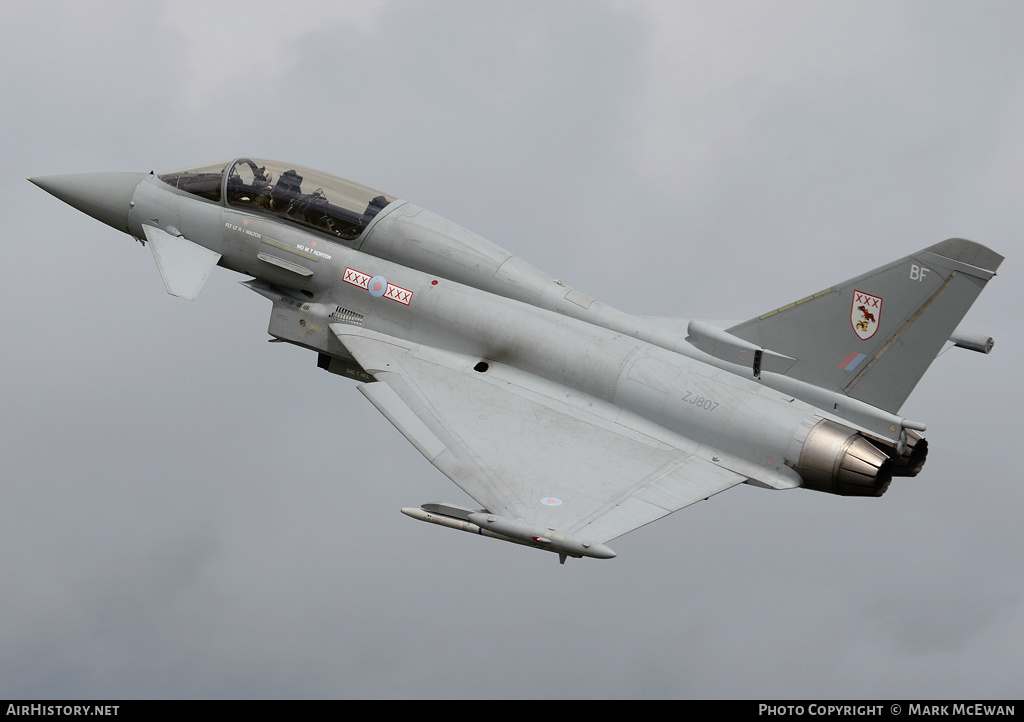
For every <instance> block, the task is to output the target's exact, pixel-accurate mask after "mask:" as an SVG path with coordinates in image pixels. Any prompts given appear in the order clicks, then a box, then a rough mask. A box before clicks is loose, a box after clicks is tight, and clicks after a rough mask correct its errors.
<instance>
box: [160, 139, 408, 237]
mask: <svg viewBox="0 0 1024 722" xmlns="http://www.w3.org/2000/svg"><path fill="white" fill-rule="evenodd" d="M158 177H159V178H160V180H162V181H163V182H164V183H167V184H169V185H172V186H174V187H175V188H178V189H179V190H183V191H185V192H187V193H191V194H193V195H196V196H199V197H201V198H205V199H207V200H210V201H214V202H216V203H221V202H222V200H224V199H226V201H227V205H229V206H238V207H243V208H247V209H249V210H253V211H257V212H261V213H266V214H269V215H272V216H275V217H278V218H281V219H282V220H286V221H290V222H293V223H298V224H300V225H302V226H305V227H307V228H311V229H313V230H316V231H320V232H321V233H326V234H327V235H330V236H333V237H335V238H338V239H342V240H348V241H350V240H354V239H355V238H358V237H359V235H360V234H361V233H362V232H363V230H365V228H366V227H367V226H368V225H369V223H370V221H371V220H373V218H374V216H376V215H377V214H378V213H380V211H381V210H382V209H383V208H384V207H386V206H387V205H388V204H389V203H391V202H392V201H394V200H395V199H394V197H392V196H389V195H386V194H384V193H381V192H380V191H376V190H373V189H372V188H367V187H366V186H362V185H359V184H358V183H353V182H352V181H347V180H345V179H343V178H338V177H337V176H333V175H329V174H327V173H322V172H320V171H317V170H313V169H312V168H304V167H302V166H297V165H292V164H288V163H280V162H278V161H272V160H262V159H259V158H239V159H237V160H234V161H225V162H222V163H211V164H210V165H204V166H197V167H195V168H186V169H185V170H178V171H171V172H170V173H161V174H160V175H159V176H158Z"/></svg>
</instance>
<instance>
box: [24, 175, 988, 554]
mask: <svg viewBox="0 0 1024 722" xmlns="http://www.w3.org/2000/svg"><path fill="white" fill-rule="evenodd" d="M29 180H31V181H32V182H33V183H35V184H36V185H37V186H39V187H41V188H43V189H44V190H46V191H48V192H49V193H51V194H53V195H54V196H56V197H57V198H59V199H61V200H63V201H65V202H67V203H69V204H70V205H72V206H74V207H75V208H77V209H79V210H81V211H83V212H85V213H87V214H89V215H91V216H93V217H94V218H96V219H98V220H100V221H103V222H104V223H106V224H108V225H110V226H112V227H114V228H116V229H117V230H119V231H122V232H124V233H127V234H128V235H130V236H133V237H135V238H136V239H137V240H139V241H141V242H142V243H143V244H145V245H148V246H149V249H150V251H151V252H152V253H153V258H154V259H155V260H156V264H157V268H158V269H159V271H160V276H161V277H162V278H163V282H164V284H165V285H166V287H167V291H168V292H169V293H171V294H173V295H175V296H180V297H182V298H187V299H195V298H196V296H197V294H198V293H199V292H200V290H201V289H202V287H203V284H204V283H205V281H206V279H207V277H208V276H209V274H210V272H211V271H212V270H213V268H214V266H218V265H219V266H223V267H225V268H229V269H231V270H232V271H237V272H238V273H241V274H244V275H246V276H249V277H250V278H249V279H248V280H246V281H244V283H243V285H245V286H247V287H248V288H250V289H252V290H253V291H255V292H256V293H259V294H260V295H262V296H265V297H266V298H268V299H270V301H271V303H272V304H273V308H272V310H271V315H270V327H269V333H270V335H271V336H273V337H274V338H275V339H278V340H280V341H287V342H289V343H294V344H297V345H299V346H302V347H305V348H308V349H310V350H311V351H314V352H316V353H317V359H318V361H317V365H318V366H319V367H320V368H322V369H325V370H326V371H329V372H331V373H334V374H338V375H341V376H346V377H348V378H351V379H355V380H356V381H358V382H359V384H358V386H357V388H358V389H359V391H360V392H361V393H362V394H363V395H364V396H365V397H366V398H367V399H369V401H370V403H372V404H373V405H374V406H376V407H377V409H378V410H379V411H380V412H381V413H382V414H384V416H386V417H387V419H388V420H389V421H390V422H391V423H392V424H394V426H395V427H396V428H397V429H398V430H399V431H400V432H401V433H402V435H404V436H405V437H406V438H407V439H408V440H409V441H410V442H412V444H413V445H414V446H415V447H416V448H417V449H418V450H419V451H420V453H422V454H423V455H424V456H425V457H426V458H427V460H428V461H430V463H432V464H433V465H434V466H436V467H437V468H438V469H440V470H441V472H442V473H444V474H445V475H446V476H447V477H448V478H450V479H451V480H452V481H454V482H455V483H456V484H458V485H459V486H460V487H461V488H462V489H463V490H464V491H465V492H466V493H467V494H469V496H470V497H472V498H473V499H474V500H476V502H477V503H478V504H479V505H480V507H481V508H467V507H463V506H459V505H456V504H452V503H445V502H435V503H429V504H423V505H422V506H420V507H415V508H406V509H402V511H403V512H404V513H405V514H407V515H408V516H411V517H413V518H415V519H420V520H423V521H428V522H431V523H434V524H439V525H441V526H446V527H450V528H453V529H459V530H462V531H467V532H472V533H474V534H479V535H482V536H487V537H491V538H494V539H501V540H504V541H510V542H514V543H517V544H523V545H526V546H531V547H534V548H537V549H543V550H547V551H551V552H555V553H557V554H558V555H559V557H560V559H561V561H562V562H564V561H565V559H566V557H569V556H571V557H594V558H598V559H608V558H611V557H614V556H615V552H613V551H612V550H611V548H609V546H608V542H609V541H610V540H612V539H615V538H616V537H619V536H621V535H623V534H625V533H627V532H629V531H631V530H633V529H636V528H637V527H640V526H643V525H644V524H647V523H649V522H652V521H654V520H656V519H658V518H660V517H662V516H665V515H666V514H670V513H672V512H674V511H676V510H678V509H682V508H683V507H685V506H688V505H690V504H692V503H694V502H696V501H700V500H702V499H707V498H708V497H711V496H713V495H715V494H717V493H719V492H720V491H725V490H726V489H728V488H730V487H733V486H735V485H737V484H741V483H748V484H753V485H755V486H760V487H764V488H767V489H791V488H795V487H804V488H807V489H813V490H816V491H820V492H826V493H829V494H839V495H845V496H881V495H882V493H883V492H884V491H885V490H886V488H887V487H888V486H889V484H890V482H891V481H892V479H893V478H894V477H907V476H915V475H916V474H918V472H920V470H921V467H922V466H923V464H924V460H925V455H926V452H927V443H926V441H925V439H924V438H923V437H922V436H921V433H920V432H921V431H923V430H924V428H925V427H924V425H923V424H921V423H919V422H917V421H912V420H910V419H907V418H905V417H903V416H901V415H900V413H899V410H900V407H901V406H902V405H903V402H904V401H905V400H906V398H907V396H908V395H909V394H910V392H911V391H912V390H913V388H914V386H915V385H916V384H917V382H918V380H919V379H920V378H921V376H922V375H923V374H924V372H925V371H926V370H927V368H928V366H929V365H930V364H931V362H932V359H934V358H935V357H936V356H937V355H938V354H939V353H941V352H943V351H944V350H946V349H947V348H949V347H952V346H959V347H961V348H967V349H972V350H975V351H980V352H983V353H988V352H989V351H990V350H991V348H992V339H991V338H988V337H987V336H984V335H977V334H970V333H965V332H962V331H960V330H958V328H957V327H958V325H959V323H960V321H961V319H962V318H963V316H964V314H966V312H967V310H968V309H969V308H970V306H971V304H972V303H973V302H974V300H975V298H977V296H978V294H979V293H980V292H981V290H982V288H984V286H985V284H986V283H987V282H988V280H989V279H990V278H991V277H992V276H994V275H995V272H996V269H997V268H998V267H999V264H1000V262H1001V261H1002V260H1003V258H1002V256H1000V255H999V254H998V253H995V252H993V251H991V250H989V249H988V248H986V247H985V246H982V245H980V244H978V243H974V242H972V241H967V240H963V239H960V238H952V239H949V240H946V241H942V242H941V243H937V244H935V245H933V246H929V247H928V248H924V249H922V250H920V251H917V252H916V253H912V254H910V255H908V256H906V257H904V258H901V259H899V260H896V261H892V262H890V263H886V264H885V265H883V266H881V267H879V268H877V269H875V270H873V271H869V272H867V273H865V274H863V275H860V276H857V277H856V278H853V279H850V280H848V281H844V282H842V283H837V284H835V285H833V286H830V287H828V288H826V289H824V290H822V291H820V292H818V293H815V294H814V295H812V296H808V297H807V298H802V299H800V300H798V301H794V302H793V303H790V304H788V305H786V306H783V307H782V308H777V309H775V310H769V311H767V312H766V313H762V314H760V315H757V316H755V317H753V318H751V319H750V320H748V321H743V322H740V323H724V324H723V323H712V322H708V321H701V320H690V321H686V320H666V319H652V318H644V317H638V316H632V315H629V314H626V313H623V312H621V311H618V310H616V309H614V308H611V307H610V306H608V305H606V304H604V303H602V302H600V301H598V300H596V299H594V298H592V297H590V296H588V295H587V294H585V293H583V292H581V291H579V290H577V289H575V288H570V287H568V286H566V285H565V284H564V283H562V282H561V281H560V280H557V279H555V278H553V277H551V276H549V275H547V274H545V273H543V272H541V271H539V270H537V269H536V268H534V267H533V266H531V265H529V264H528V263H526V262H525V261H523V260H521V259H519V258H518V257H516V256H514V255H512V254H511V253H509V252H508V251H506V250H504V249H503V248H500V247H499V246H497V245H495V244H494V243H491V242H490V241H488V240H486V239H484V238H481V237H480V236H478V235H476V234H474V233H472V232H470V231H468V230H466V229H464V228H462V227H460V226H458V225H456V224H455V223H452V222H451V221H448V220H445V219H444V218H441V217H440V216H437V215H435V214H433V213H431V212H430V211H427V210H425V209H423V208H419V207H417V206H415V205H413V204H412V203H407V202H406V201H403V200H399V199H397V198H394V197H392V196H389V195H387V194H385V193H381V192H378V191H375V190H372V189H370V188H366V187H364V186H361V185H358V184H355V183H352V182H349V181H345V180H342V179H340V178H336V177H334V176H331V175H327V174H325V173H320V172H318V171H314V170H311V169H308V168H302V167H299V166H295V165H291V164H287V163H278V162H274V161H268V160H258V159H255V158H239V159H236V160H232V161H228V162H224V163H214V164H211V165H206V166H200V167H197V168H188V169H186V170H180V171H173V172H170V173H162V174H160V175H155V174H153V173H149V174H143V173H92V174H83V175H60V176H49V177H45V178H31V179H29Z"/></svg>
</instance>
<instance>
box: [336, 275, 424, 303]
mask: <svg viewBox="0 0 1024 722" xmlns="http://www.w3.org/2000/svg"><path fill="white" fill-rule="evenodd" d="M342 280H343V281H345V283H351V284H352V285H353V286H358V287H359V288H363V289H365V290H367V291H369V292H370V294H371V295H372V296H376V297H377V298H380V297H382V296H383V297H384V298H390V299H391V300H392V301H397V302H398V303H401V304H402V305H404V306H408V305H409V304H410V303H412V291H410V290H409V289H407V288H402V287H401V286H396V285H395V284H393V283H388V281H387V279H386V278H384V276H371V275H370V274H368V273H363V272H362V271H357V270H356V269H354V268H346V269H345V275H344V276H343V277H342Z"/></svg>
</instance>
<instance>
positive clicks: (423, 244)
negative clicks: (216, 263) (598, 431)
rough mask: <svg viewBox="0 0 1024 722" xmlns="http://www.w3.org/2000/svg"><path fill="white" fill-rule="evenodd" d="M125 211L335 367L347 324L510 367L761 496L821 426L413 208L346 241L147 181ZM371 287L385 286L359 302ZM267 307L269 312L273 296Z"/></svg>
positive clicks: (781, 398) (657, 332) (396, 207)
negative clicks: (264, 302)
mask: <svg viewBox="0 0 1024 722" xmlns="http://www.w3.org/2000/svg"><path fill="white" fill-rule="evenodd" d="M132 204H133V205H132V208H131V212H130V213H129V218H128V232H129V233H130V234H132V235H134V236H136V237H138V238H142V237H143V229H142V225H143V224H151V225H157V226H159V227H161V228H164V229H165V230H169V232H171V233H174V232H176V231H177V232H180V233H181V234H183V235H184V236H185V237H186V238H188V239H189V240H191V241H193V242H195V243H198V244H200V245H202V246H204V247H206V248H208V249H210V250H213V251H215V252H216V253H219V254H221V261H220V265H221V266H223V267H225V268H228V269H230V270H233V271H236V272H238V273H242V274H245V275H248V276H252V277H254V278H257V279H260V280H261V281H264V282H265V283H267V284H272V285H273V286H275V287H277V288H278V289H280V290H282V291H283V293H282V294H281V295H280V298H279V299H278V300H277V302H276V303H275V313H277V314H278V315H279V318H278V319H272V323H271V332H272V333H273V334H274V335H275V336H277V337H278V338H280V339H282V340H286V341H290V342H293V343H297V344H299V345H302V346H305V347H307V348H310V349H314V350H316V351H318V352H321V353H324V354H328V355H330V356H334V357H339V358H346V357H347V356H348V354H347V351H346V350H345V348H344V347H343V346H342V345H341V343H340V342H339V341H338V340H337V338H336V337H335V336H334V334H332V333H331V331H330V330H329V328H328V327H329V324H331V323H337V322H339V321H341V322H345V321H346V319H347V320H349V321H353V320H355V321H357V322H358V323H359V324H360V325H362V326H364V327H366V328H368V329H370V330H374V331H378V332H380V333H383V334H386V335H390V336H397V337H401V338H405V339H407V340H409V341H413V342H416V343H421V344H425V345H428V346H436V347H440V348H444V349H446V350H449V351H454V352H457V353H461V354H465V355H466V356H467V357H472V358H475V359H479V360H482V361H485V362H488V363H500V364H507V365H509V366H513V367H515V368H518V369H521V370H523V371H525V372H527V373H531V374H536V375H538V376H541V377H543V378H546V379H548V380H550V381H553V382H555V383H557V384H561V385H564V386H566V387H568V388H570V389H573V390H575V391H577V392H580V393H582V394H586V395H587V396H589V397H592V398H593V399H594V400H595V401H596V402H604V403H608V404H613V405H614V406H616V407H619V408H621V409H623V410H624V411H625V412H631V413H633V414H636V415H638V416H640V417H642V418H644V419H647V420H649V421H651V422H654V423H655V424H657V425H659V426H662V427H664V428H665V429H668V430H669V431H671V432H674V433H676V434H679V435H681V436H684V437H686V438H689V439H693V440H694V441H696V442H698V443H700V444H704V445H707V446H709V447H712V448H714V449H720V450H724V449H729V450H730V453H729V454H726V453H725V452H724V451H723V452H722V454H721V456H728V457H729V458H730V459H732V461H733V464H732V465H733V466H739V467H741V468H742V471H741V472H740V473H743V474H744V475H746V476H748V477H750V478H752V479H755V480H756V481H758V482H760V483H762V484H764V485H766V486H772V487H777V488H788V487H792V486H797V485H799V483H800V479H799V476H798V475H797V474H796V472H794V471H793V470H792V469H791V468H790V467H789V466H787V465H786V459H787V453H788V454H789V455H790V456H794V457H798V456H799V451H800V447H801V444H802V442H803V440H804V438H805V437H806V435H807V432H808V431H809V429H810V428H811V427H812V426H813V425H814V424H815V423H817V421H819V420H820V419H821V418H822V416H821V414H820V412H819V411H817V410H816V409H814V408H813V407H811V406H810V405H808V404H806V403H804V402H801V401H800V400H799V399H795V398H794V397H793V396H792V395H788V394H784V393H781V392H779V391H777V390H774V389H772V388H769V387H767V386H766V385H764V384H763V383H759V382H757V381H756V380H755V379H753V378H745V376H744V374H749V370H746V371H745V370H744V369H742V368H740V367H737V368H736V369H729V368H721V367H722V366H723V365H725V366H728V365H726V364H723V363H722V362H720V361H719V360H718V359H714V358H712V357H709V356H707V355H706V354H704V353H703V352H701V351H699V350H697V349H695V348H693V347H692V346H691V345H690V344H688V343H686V341H685V339H684V337H683V336H682V335H681V334H675V333H672V332H670V331H667V330H665V329H664V328H663V327H660V326H659V325H657V323H655V322H652V321H650V320H648V319H644V318H642V317H636V316H631V315H629V314H626V313H623V312H621V311H618V310H616V309H614V308H611V307H610V306H608V305H606V304H604V303H602V302H600V301H596V300H594V299H593V298H590V297H589V296H586V295H585V294H583V293H580V292H578V291H576V290H575V289H571V288H568V287H567V286H565V285H564V284H563V283H562V282H561V281H559V280H557V279H555V278H553V277H551V276H549V275H548V274H545V273H543V272H542V271H540V270H538V269H536V268H534V267H532V266H530V265H529V264H527V263H526V262H524V261H522V260H521V259H519V258H518V257H516V256H514V255H513V254H511V253H509V252H507V251H505V250H504V249H501V248H500V247H498V246H496V245H495V244H493V243H491V242H489V241H487V240H485V239H483V238H481V237H479V236H476V235H475V234H472V233H470V232H469V231H466V230H465V229H462V228H461V227H459V226H457V225H455V224H454V223H451V222H450V221H447V220H445V219H443V218H441V217H439V216H436V215H435V214H432V213H430V212H429V211H426V210H424V209H422V208H418V207H416V206H414V205H413V204H410V203H406V202H403V201H401V200H393V201H391V202H390V203H389V204H387V205H386V207H384V208H383V209H382V210H380V211H379V212H378V213H377V215H376V217H375V218H374V219H373V220H372V222H371V223H370V224H369V225H368V227H367V228H366V229H365V230H364V231H362V232H361V233H360V235H359V236H358V237H357V238H356V239H352V240H345V239H342V238H338V237H331V236H330V235H328V234H323V233H317V232H315V231H312V230H309V229H307V228H305V227H302V226H299V225H297V224H293V223H290V222H289V220H288V219H287V218H281V217H278V216H274V215H270V214H267V213H264V212H261V211H260V210H259V209H256V208H249V207H233V206H230V205H227V204H225V203H222V202H216V201H213V200H210V199H207V198H203V197H197V196H196V195H194V194H192V193H189V192H187V191H182V190H178V189H175V188H172V187H170V186H169V185H168V184H167V183H165V182H163V181H161V180H160V179H159V178H158V177H156V176H146V177H145V178H143V179H142V181H141V182H140V183H139V185H138V188H137V189H136V191H135V193H134V195H133V199H132ZM373 279H379V280H378V281H377V282H378V284H383V285H381V287H380V288H379V289H371V288H369V285H370V281H371V280H373ZM265 295H268V297H271V298H272V299H274V294H273V293H272V292H271V293H266V294H265ZM278 307H280V308H278ZM275 320H276V323H275ZM737 371H738V372H739V373H737ZM737 450H739V451H740V452H741V453H739V454H737V453H736V451H737ZM791 463H792V462H791ZM734 470H737V471H739V469H734Z"/></svg>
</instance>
